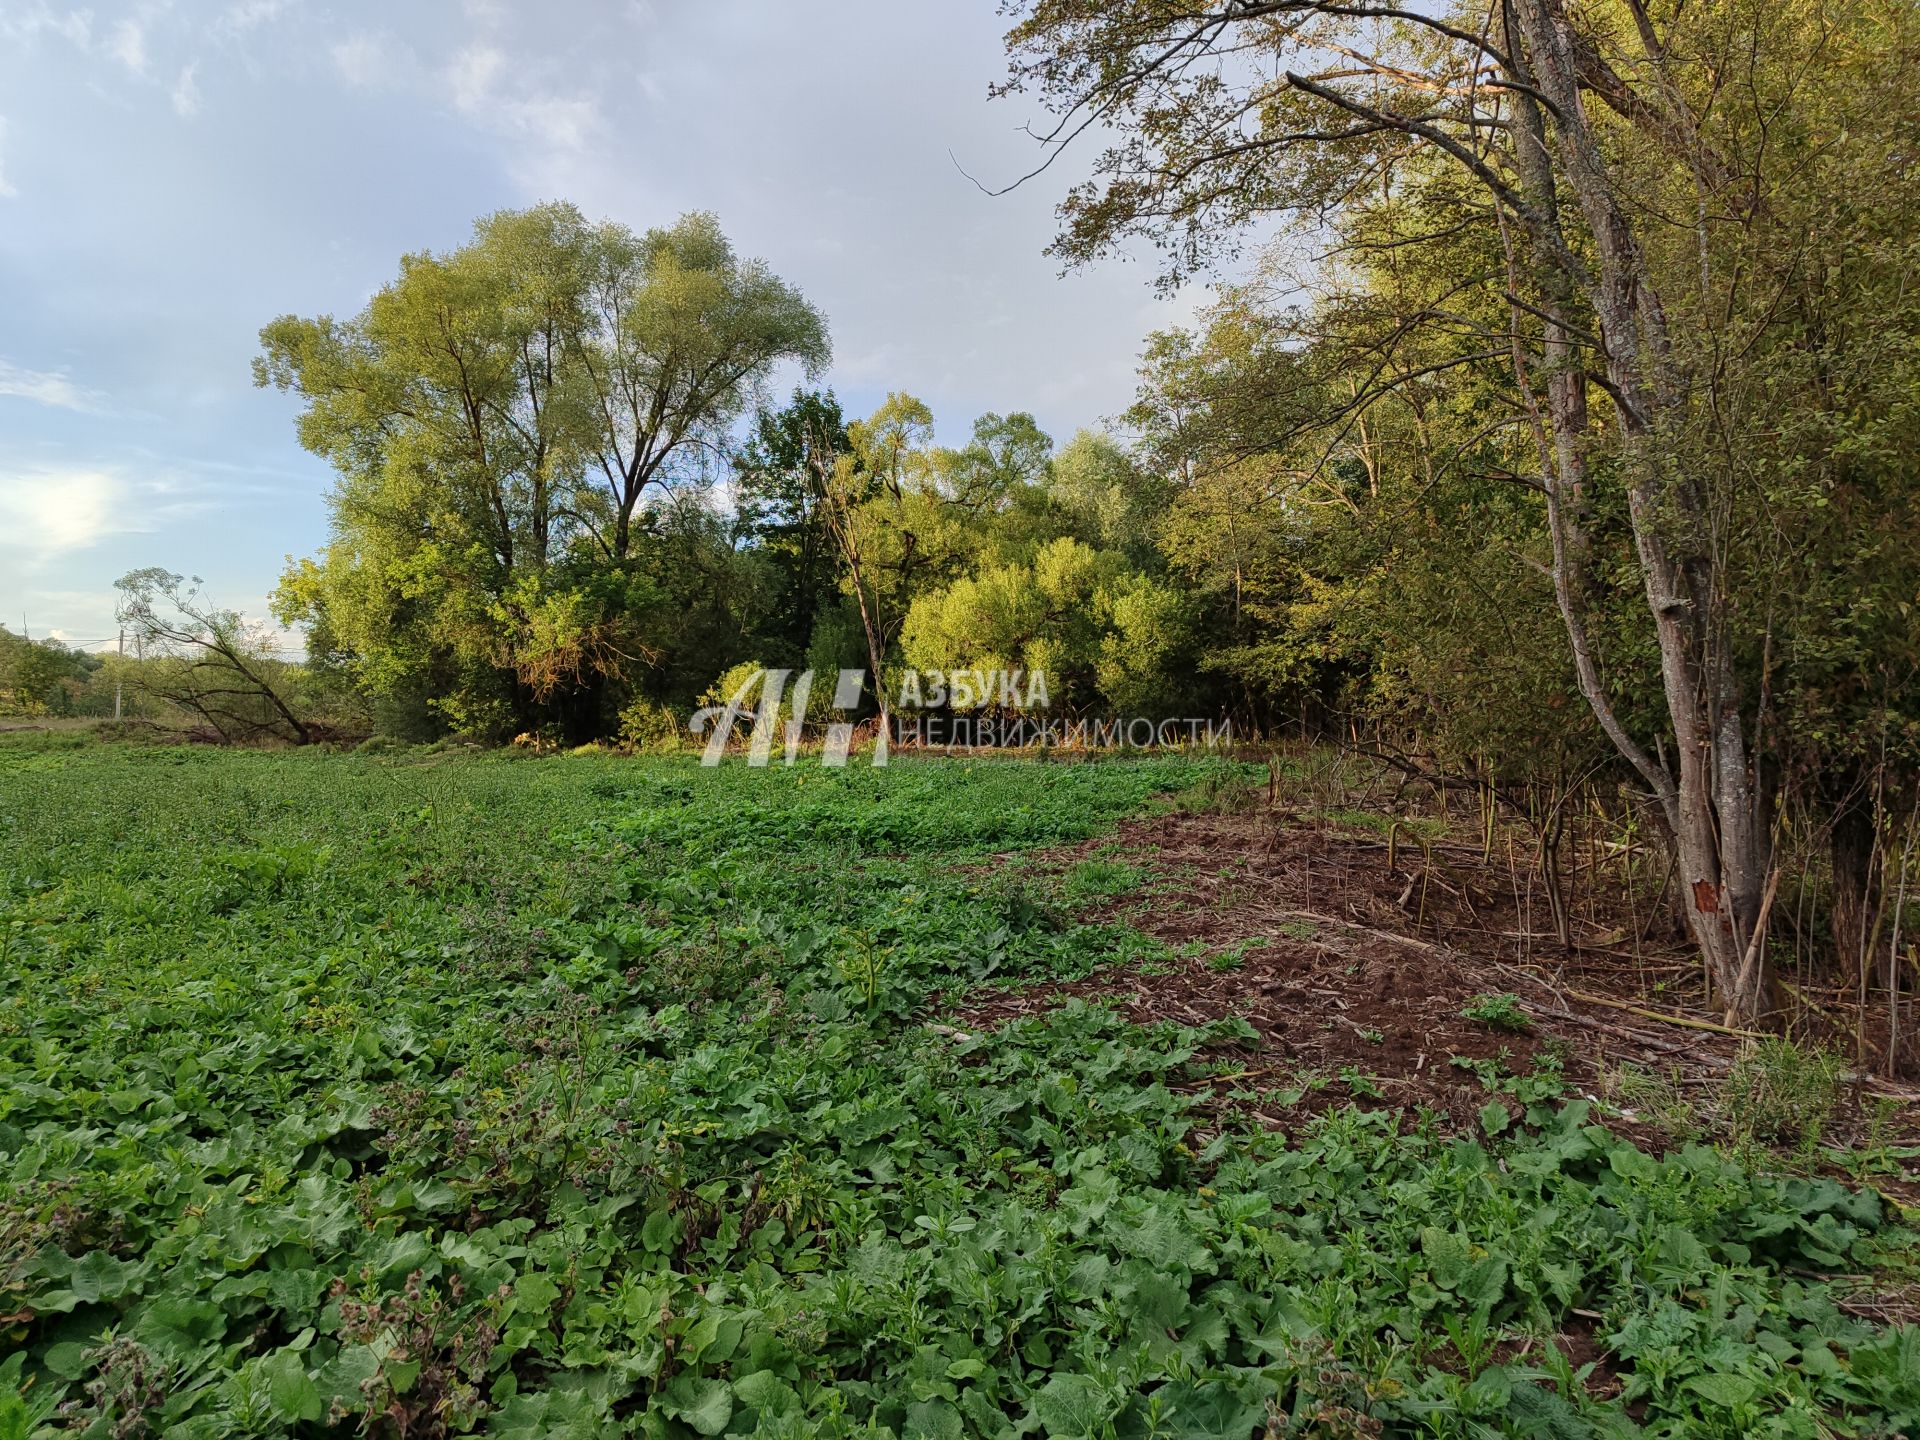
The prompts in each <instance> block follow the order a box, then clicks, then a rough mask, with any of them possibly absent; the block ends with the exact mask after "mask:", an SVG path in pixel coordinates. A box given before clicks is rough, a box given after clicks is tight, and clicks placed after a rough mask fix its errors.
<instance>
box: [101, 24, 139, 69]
mask: <svg viewBox="0 0 1920 1440" xmlns="http://www.w3.org/2000/svg"><path fill="white" fill-rule="evenodd" d="M107 53H108V54H110V55H112V56H113V58H114V59H116V60H118V61H119V62H120V63H121V64H122V65H124V66H126V67H127V69H129V70H131V71H132V72H133V73H134V74H135V75H144V74H146V73H147V32H146V29H145V28H144V27H143V26H142V25H141V23H140V22H139V21H138V20H122V21H121V22H120V23H119V24H118V25H116V26H114V27H113V38H112V39H111V40H109V41H108V42H107Z"/></svg>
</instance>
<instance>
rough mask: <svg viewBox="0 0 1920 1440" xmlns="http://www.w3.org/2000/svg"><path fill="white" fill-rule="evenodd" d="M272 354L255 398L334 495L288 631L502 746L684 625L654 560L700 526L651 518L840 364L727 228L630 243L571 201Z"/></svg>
mask: <svg viewBox="0 0 1920 1440" xmlns="http://www.w3.org/2000/svg"><path fill="white" fill-rule="evenodd" d="M261 342H262V347H263V354H262V355H261V357H260V358H259V359H258V360H257V361H256V362H255V377H256V380H257V382H258V383H259V384H262V385H276V386H278V387H280V388H281V389H287V390H293V391H295V392H297V393H298V394H299V395H300V396H301V397H302V399H303V400H304V401H305V409H304V410H303V411H302V413H301V416H300V420H299V433H300V439H301V442H302V443H303V444H304V445H305V446H306V447H307V448H308V449H309V450H312V451H313V452H314V453H315V454H317V455H320V456H321V457H322V458H324V459H326V460H327V461H329V462H330V463H331V464H332V465H333V466H334V468H335V470H336V471H337V473H338V475H339V482H338V484H337V485H336V487H335V490H334V493H333V497H332V509H333V515H332V520H333V537H332V542H331V543H330V545H329V546H328V548H327V550H326V552H325V553H324V555H323V557H322V558H321V561H320V563H318V564H317V565H305V566H300V567H295V568H294V569H293V570H291V571H290V572H289V575H288V578H287V582H286V584H285V585H284V586H283V589H282V595H281V609H282V611H283V613H284V615H285V616H286V617H288V618H294V619H301V620H304V621H307V622H308V623H309V624H310V625H314V626H316V627H317V631H318V632H320V633H324V634H325V635H326V636H327V637H328V641H329V644H330V645H332V646H333V647H334V648H335V649H336V650H337V651H339V652H341V653H342V654H343V655H345V656H346V657H348V658H349V663H350V664H351V665H352V666H353V668H354V669H355V671H356V672H357V673H358V674H359V675H360V676H361V678H362V679H363V680H364V681H365V682H366V683H367V685H368V686H369V688H371V689H372V690H374V691H375V692H376V693H377V694H382V695H387V696H400V695H405V696H412V697H415V698H418V699H420V700H423V701H424V703H426V704H427V705H429V706H430V707H431V708H432V709H434V710H435V711H437V712H438V713H439V714H440V715H441V716H442V717H444V719H445V720H446V721H448V722H450V723H452V724H454V725H455V726H457V727H458V728H461V729H466V730H478V731H487V732H498V731H501V730H506V729H509V728H511V727H515V726H520V725H527V724H532V723H535V722H537V721H539V720H540V719H542V718H555V717H557V718H559V719H561V720H562V721H563V722H565V723H567V724H568V726H569V728H571V729H574V730H576V731H580V732H583V733H584V732H590V731H592V730H593V729H594V727H595V725H596V723H598V721H599V720H600V719H602V718H604V716H603V714H602V712H605V711H607V710H608V709H609V702H608V692H609V691H610V689H611V688H613V687H614V686H616V685H618V684H623V683H628V682H631V681H632V679H633V678H634V676H635V675H636V673H638V672H639V671H640V670H641V669H643V668H644V666H645V665H646V664H647V663H648V661H649V660H650V659H651V658H653V657H655V656H657V655H658V654H659V653H660V652H661V650H662V648H663V646H664V644H665V643H666V639H665V636H664V635H663V633H662V631H663V629H666V628H671V627H672V626H673V625H674V624H675V623H676V620H675V617H676V615H677V614H678V613H679V611H681V610H684V607H676V606H675V605H674V604H673V603H672V602H671V599H670V597H669V596H667V595H666V594H664V593H663V589H662V582H661V578H660V575H661V569H662V567H661V566H660V565H656V564H654V563H653V562H654V561H656V560H660V559H662V557H660V556H655V555H653V554H652V553H650V550H649V547H648V546H647V545H645V544H643V543H642V541H643V539H647V538H649V536H650V533H651V538H652V539H653V540H656V541H658V540H661V539H662V538H663V537H664V534H665V532H666V531H668V530H673V529H674V527H675V526H676V525H678V526H679V530H681V531H684V530H685V529H686V526H685V525H684V524H680V521H681V520H682V519H683V516H682V514H681V512H680V511H679V510H675V509H674V508H672V507H668V506H665V505H658V504H653V503H651V502H652V501H653V500H654V499H655V498H656V497H664V496H667V495H668V494H670V493H671V492H672V491H673V490H674V489H675V487H676V484H678V485H682V486H684V485H685V484H688V483H691V484H695V485H698V484H700V483H702V482H703V481H704V479H705V478H706V473H707V472H706V467H703V466H701V465H700V464H698V463H697V461H696V459H695V457H697V456H698V455H699V454H701V453H702V452H703V447H704V449H705V450H707V451H711V450H715V449H717V448H719V447H720V445H721V444H722V442H723V439H724V436H725V434H726V431H727V429H728V427H729V425H730V424H731V422H732V421H733V420H734V418H735V417H736V416H737V415H738V414H739V413H740V411H741V409H742V407H743V406H745V405H747V404H748V403H750V402H751V401H752V400H753V399H754V398H755V396H756V395H757V394H758V387H759V386H760V385H761V384H762V382H764V380H765V379H766V377H767V376H768V375H769V374H770V373H771V371H772V370H773V368H774V367H775V366H776V365H778V364H779V363H780V362H782V361H784V360H793V361H797V362H799V363H800V364H802V365H803V366H805V367H808V368H812V367H816V366H818V365H819V364H820V363H822V362H823V361H824V359H825V357H826V353H827V341H826V330H825V325H824V322H823V321H822V320H821V317H820V316H819V314H818V312H816V311H815V310H813V308H812V307H811V306H809V305H808V304H807V303H806V302H805V300H804V299H802V298H801V297H800V295H799V294H798V293H797V292H796V291H794V290H793V289H792V288H791V287H790V286H788V285H786V284H784V283H783V282H781V281H780V280H779V279H777V278H776V277H774V276H773V275H771V274H770V273H769V272H768V271H767V269H766V267H765V266H764V265H762V264H760V263H759V262H757V261H748V260H742V259H741V258H740V257H738V256H736V255H735V254H734V252H733V250H732V249H731V247H730V246H729V245H728V244H727V241H726V239H725V237H724V236H723V235H722V234H721V232H720V230H719V227H718V225H717V223H716V222H715V221H714V220H713V218H712V217H711V216H708V215H689V216H687V217H684V218H683V219H681V220H680V221H679V222H677V223H676V224H674V225H672V226H669V227H665V228H662V229H656V230H650V231H647V232H646V233H644V234H636V233H634V232H633V231H630V230H628V229H627V228H625V227H624V226H620V225H616V224H611V223H602V224H592V223H589V222H587V221H586V220H585V219H584V218H583V217H582V216H581V215H580V213H579V212H578V211H577V210H575V209H574V208H573V207H572V206H570V205H558V204H555V205H543V206H539V207H536V208H534V209H531V210H526V211H506V212H502V213H500V214H497V215H493V216H490V217H488V218H486V219H483V220H482V221H480V222H479V224H478V225H477V226H476V227H475V231H474V238H473V239H472V241H471V242H470V243H468V244H467V245H464V246H462V247H460V248H459V249H456V250H453V251H451V252H449V253H446V254H433V253H424V252H423V253H420V254H416V255H410V256H407V257H405V258H404V259H403V260H402V262H401V267H400V274H399V276H398V278H397V279H395V280H394V281H393V282H392V283H390V284H388V285H387V286H385V287H383V288H382V289H381V290H380V291H379V292H378V293H377V294H376V295H375V296H374V298H373V299H372V300H371V301H370V302H369V303H368V305H367V306H366V308H365V309H364V310H362V311H361V312H360V313H359V314H358V315H356V316H354V317H353V318H352V319H349V320H344V321H342V320H335V319H333V318H332V317H329V316H321V317H318V318H314V319H302V318H299V317H295V316H283V317H282V318H280V319H278V320H276V321H274V322H273V323H272V324H271V325H269V326H267V327H266V329H264V330H263V331H262V332H261ZM696 508H697V507H696ZM696 528H697V527H696ZM676 533H677V532H676ZM682 538H684V537H682ZM666 558H667V559H671V558H672V557H666ZM676 563H677V562H676ZM666 568H669V569H671V568H673V566H672V565H668V566H667V567H666Z"/></svg>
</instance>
